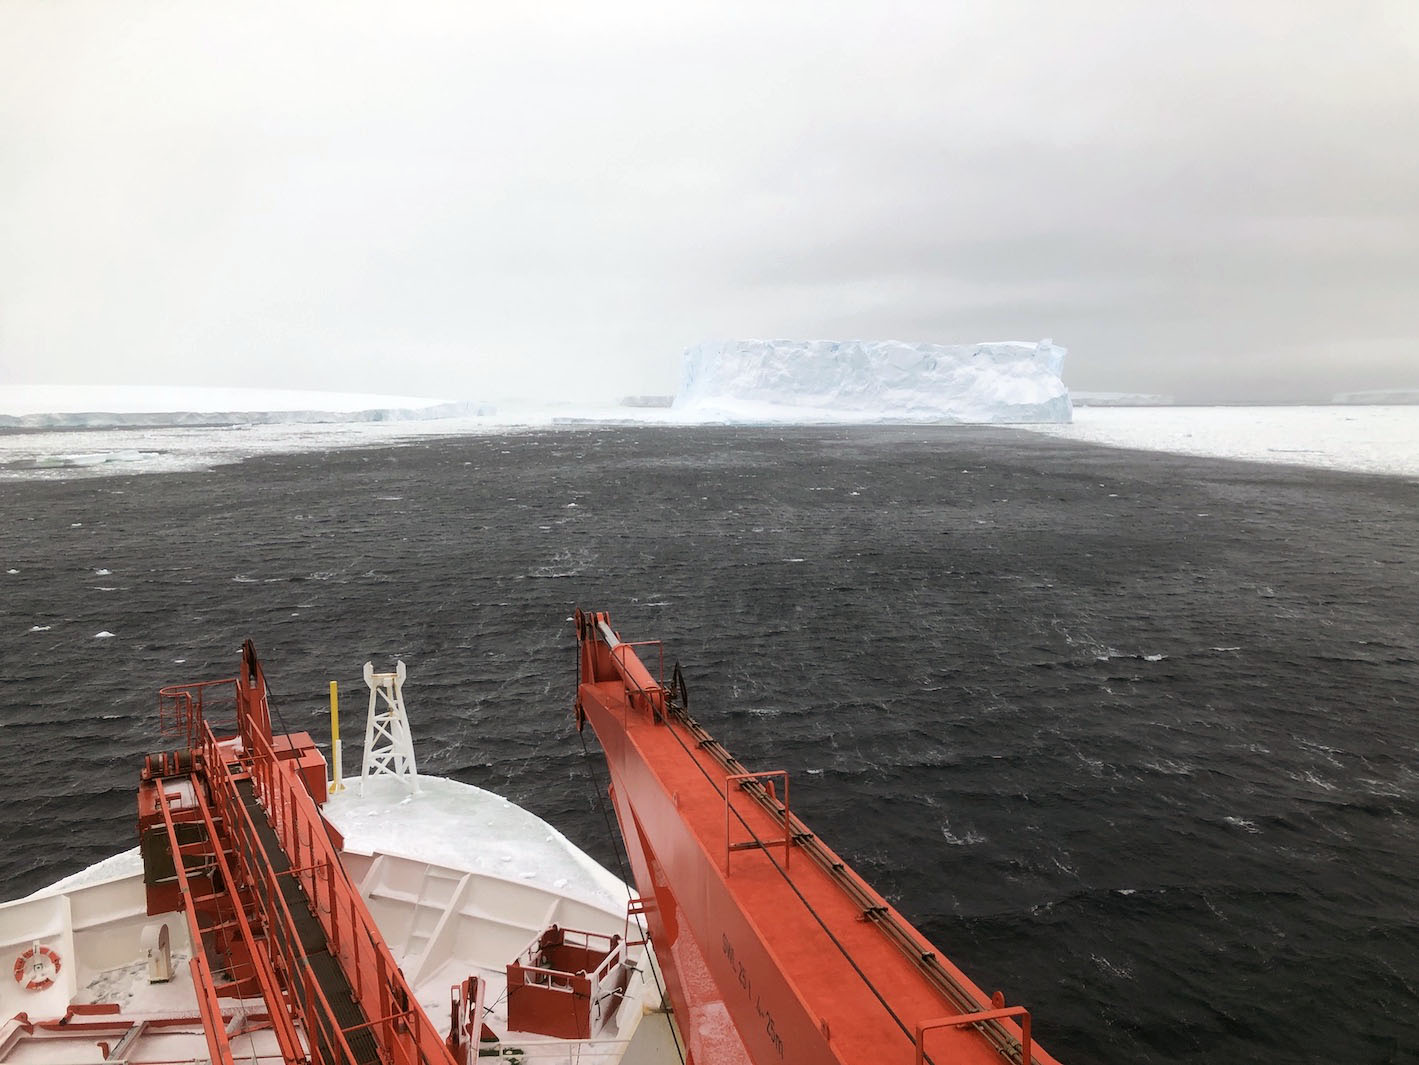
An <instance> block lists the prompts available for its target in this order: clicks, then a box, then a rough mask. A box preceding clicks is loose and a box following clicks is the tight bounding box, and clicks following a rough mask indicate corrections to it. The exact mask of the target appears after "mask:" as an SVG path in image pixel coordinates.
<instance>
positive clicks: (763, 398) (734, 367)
mask: <svg viewBox="0 0 1419 1065" xmlns="http://www.w3.org/2000/svg"><path fill="white" fill-rule="evenodd" d="M1065 351H1066V349H1064V348H1062V347H1058V346H1056V345H1055V344H1053V343H1051V342H1050V341H1049V340H1042V341H1040V342H1039V343H1038V344H1029V343H1021V342H1018V341H1005V342H999V343H988V344H971V345H951V346H948V345H942V344H906V343H901V342H899V341H893V340H884V341H867V340H847V341H834V340H725V341H713V342H710V343H704V344H699V345H697V346H695V347H693V348H690V349H689V350H688V351H686V352H685V356H684V372H683V378H682V383H681V388H680V392H679V394H678V395H677V396H676V397H675V410H676V411H677V413H679V414H681V415H682V416H683V417H685V418H687V419H692V420H696V421H699V420H722V421H731V422H803V421H823V422H897V421H902V422H973V423H997V424H999V423H1017V424H1018V423H1040V422H1051V423H1061V422H1068V421H1069V420H1070V418H1071V415H1072V407H1071V405H1070V401H1069V390H1068V389H1067V388H1066V387H1065V386H1064V380H1063V378H1062V376H1061V372H1062V370H1063V366H1064V356H1065Z"/></svg>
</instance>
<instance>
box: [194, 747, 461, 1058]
mask: <svg viewBox="0 0 1419 1065" xmlns="http://www.w3.org/2000/svg"><path fill="white" fill-rule="evenodd" d="M247 742H248V745H250V746H248V750H247V753H245V756H244V757H243V759H241V762H240V763H237V764H241V766H243V769H244V770H245V771H247V773H250V779H251V781H253V786H254V788H255V794H257V798H258V801H260V804H261V807H263V810H264V811H265V815H267V820H268V821H270V825H271V828H272V830H274V832H275V835H277V838H278V840H280V842H281V848H282V851H284V852H285V857H287V858H288V859H289V869H287V871H282V872H275V871H274V869H272V868H271V865H270V864H268V862H264V864H258V865H257V866H255V868H254V869H253V872H254V874H255V875H257V876H260V878H261V879H263V881H264V883H265V892H261V893H263V895H264V896H265V899H267V905H268V906H270V908H271V909H272V910H274V913H272V915H271V916H274V918H277V920H278V923H280V926H281V927H282V930H284V933H285V935H282V936H277V937H275V943H277V947H278V949H280V952H281V954H282V956H284V957H282V963H284V966H285V970H287V976H288V978H291V974H298V976H299V984H301V991H304V994H302V996H298V997H301V998H304V1013H307V1014H308V1017H307V1022H308V1024H312V1022H314V1024H312V1027H316V1028H319V1030H321V1031H322V1032H324V1034H325V1035H326V1038H329V1039H331V1041H332V1042H333V1044H335V1045H336V1047H338V1048H339V1051H341V1052H342V1055H345V1056H343V1058H342V1059H343V1061H350V1062H355V1061H358V1059H359V1056H358V1055H356V1054H355V1051H353V1049H352V1048H350V1038H353V1035H355V1032H358V1031H359V1030H366V1031H369V1032H370V1034H372V1035H373V1037H375V1039H376V1042H377V1044H379V1045H380V1047H382V1048H385V1049H386V1051H387V1052H389V1055H390V1061H392V1062H394V1065H434V1064H437V1065H443V1064H444V1062H451V1058H450V1056H448V1051H447V1048H446V1047H444V1041H443V1038H441V1037H440V1035H438V1032H437V1031H436V1030H434V1027H433V1024H431V1022H430V1020H429V1017H427V1015H426V1014H424V1011H423V1010H421V1008H420V1007H419V1003H417V1000H416V998H414V993H413V990H412V988H410V987H409V983H407V981H406V980H404V976H403V971H402V970H400V967H399V964H397V963H396V961H394V957H393V954H392V953H390V950H389V946H387V944H386V943H385V940H383V936H382V935H380V933H379V929H377V927H376V926H375V922H373V919H372V918H370V916H369V910H368V908H366V906H365V902H363V900H362V899H360V898H359V893H358V892H356V891H355V886H353V885H352V883H350V881H349V876H348V875H346V874H345V869H343V866H342V865H341V864H339V858H338V857H336V854H335V848H333V845H332V844H331V838H329V834H328V832H326V828H325V821H324V818H322V817H321V814H319V810H318V808H316V805H315V800H314V798H311V794H309V791H307V788H305V784H304V783H302V780H301V777H299V774H298V773H297V770H295V767H294V766H292V764H291V763H289V762H285V760H282V759H278V757H277V754H275V752H274V750H272V747H271V743H270V740H268V739H267V737H265V736H263V735H261V733H260V732H253V733H251V735H250V736H248V737H247ZM204 762H206V764H207V770H209V776H210V779H211V781H213V791H214V793H220V794H223V796H224V797H226V800H227V807H228V811H230V814H231V815H233V820H231V821H230V824H234V825H237V827H238V832H241V834H244V835H248V837H251V838H248V840H247V845H248V848H250V849H253V851H255V852H257V854H261V852H263V851H261V849H258V844H260V841H258V840H255V838H254V837H255V835H257V832H255V825H254V824H251V820H250V813H248V811H247V810H245V807H244V804H241V801H240V798H237V777H236V776H234V774H233V773H231V770H230V767H228V766H227V764H226V763H224V759H223V752H221V747H220V746H219V745H217V740H216V737H213V736H211V733H210V730H209V735H207V745H206V746H204ZM233 800H234V801H233ZM233 805H236V807H240V810H233V808H231V807H233ZM267 857H270V855H267ZM278 876H292V878H297V879H298V881H299V883H301V888H302V891H304V893H305V898H307V899H309V903H311V909H312V910H314V912H315V918H316V919H318V920H319V923H321V927H322V930H324V933H325V936H326V942H328V949H329V952H331V956H332V957H335V959H336V960H338V961H339V966H341V969H342V971H343V973H345V977H346V980H348V981H349V984H350V991H352V994H353V998H355V1001H356V1004H358V1005H359V1007H360V1010H362V1013H363V1015H365V1018H368V1020H365V1021H363V1022H360V1024H356V1025H348V1027H342V1025H341V1024H339V1021H338V1020H336V1011H335V1010H333V1008H332V1005H331V1003H329V1000H328V997H326V994H325V991H324V990H322V988H321V986H319V983H318V981H316V980H314V978H312V977H311V976H309V970H308V969H307V967H305V966H302V964H301V957H299V953H301V952H299V950H298V933H297V919H295V915H292V913H291V909H289V906H288V905H287V900H285V898H284V895H282V892H281V889H280V883H278Z"/></svg>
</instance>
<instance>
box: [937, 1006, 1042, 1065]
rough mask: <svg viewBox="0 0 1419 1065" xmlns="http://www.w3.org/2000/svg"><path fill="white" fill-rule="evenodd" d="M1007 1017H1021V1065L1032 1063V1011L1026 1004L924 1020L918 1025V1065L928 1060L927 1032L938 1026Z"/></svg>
mask: <svg viewBox="0 0 1419 1065" xmlns="http://www.w3.org/2000/svg"><path fill="white" fill-rule="evenodd" d="M1007 1017H1019V1018H1020V1065H1030V1011H1029V1010H1027V1009H1026V1008H1025V1007H1024V1006H1005V1007H1002V1008H1000V1009H993V1010H983V1011H981V1012H980V1013H962V1014H960V1015H958V1016H955V1017H942V1018H940V1019H939V1020H935V1021H924V1022H922V1023H921V1024H918V1025H917V1026H916V1065H923V1063H924V1062H925V1061H926V1033H927V1032H929V1031H932V1030H933V1029H936V1028H961V1027H964V1026H965V1025H968V1024H980V1023H981V1022H983V1021H1000V1020H1004V1019H1005V1018H1007Z"/></svg>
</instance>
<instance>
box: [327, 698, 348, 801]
mask: <svg viewBox="0 0 1419 1065" xmlns="http://www.w3.org/2000/svg"><path fill="white" fill-rule="evenodd" d="M330 755H331V762H332V763H333V764H334V768H335V782H334V783H333V784H331V785H330V790H331V791H332V792H333V791H341V790H343V789H344V787H345V785H344V784H343V783H342V781H341V777H342V776H343V775H344V774H343V772H342V770H343V769H344V766H343V765H341V758H340V690H339V687H338V686H337V685H336V683H335V682H334V681H333V680H332V681H331V682H330Z"/></svg>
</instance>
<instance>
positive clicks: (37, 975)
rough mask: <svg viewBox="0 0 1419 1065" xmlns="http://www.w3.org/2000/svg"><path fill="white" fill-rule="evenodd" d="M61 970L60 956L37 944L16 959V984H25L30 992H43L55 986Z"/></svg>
mask: <svg viewBox="0 0 1419 1065" xmlns="http://www.w3.org/2000/svg"><path fill="white" fill-rule="evenodd" d="M59 969H60V963H59V955H58V954H57V953H56V952H55V951H53V950H52V949H50V948H49V947H42V946H40V945H39V944H38V943H36V944H35V945H34V946H32V947H30V949H29V950H27V951H25V952H24V953H23V954H21V955H20V956H19V957H18V958H16V959H15V983H17V984H24V985H25V987H26V989H28V990H30V991H43V990H44V989H45V988H46V987H51V986H53V984H54V978H55V977H56V976H58V975H59ZM26 977H28V979H26Z"/></svg>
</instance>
